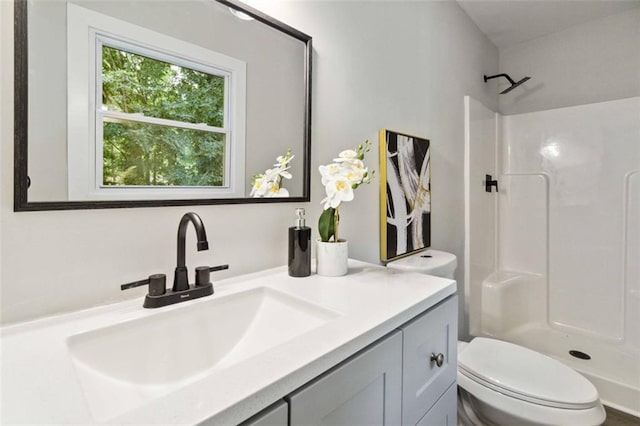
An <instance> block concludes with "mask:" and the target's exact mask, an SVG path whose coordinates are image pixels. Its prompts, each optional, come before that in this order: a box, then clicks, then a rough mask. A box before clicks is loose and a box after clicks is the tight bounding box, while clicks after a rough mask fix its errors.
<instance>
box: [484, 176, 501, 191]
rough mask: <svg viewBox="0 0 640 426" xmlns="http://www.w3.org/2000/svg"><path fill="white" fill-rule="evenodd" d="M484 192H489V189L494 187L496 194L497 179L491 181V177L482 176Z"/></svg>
mask: <svg viewBox="0 0 640 426" xmlns="http://www.w3.org/2000/svg"><path fill="white" fill-rule="evenodd" d="M483 183H484V190H485V191H486V192H491V188H492V187H495V188H496V192H498V180H497V179H493V177H491V175H484V182H483Z"/></svg>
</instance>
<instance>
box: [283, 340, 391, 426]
mask: <svg viewBox="0 0 640 426" xmlns="http://www.w3.org/2000/svg"><path fill="white" fill-rule="evenodd" d="M401 381H402V335H401V333H400V332H398V331H396V332H395V333H393V334H391V335H389V336H388V337H386V338H385V339H384V340H383V341H381V342H379V343H376V344H374V345H373V346H371V347H369V348H367V349H365V350H364V351H363V352H361V353H359V354H357V355H356V356H355V357H353V358H351V359H349V360H347V361H346V362H345V363H344V364H342V365H340V366H338V367H337V368H335V369H333V370H331V371H329V372H328V373H326V374H324V375H323V376H320V378H318V379H316V380H314V381H313V382H311V383H309V384H308V385H305V387H303V388H301V389H299V390H297V391H295V392H294V393H293V394H291V395H290V396H289V397H288V399H289V407H290V422H291V423H290V424H291V426H298V425H349V426H357V425H362V426H375V425H389V426H391V425H398V424H400V421H401V403H402V395H401V392H402V382H401Z"/></svg>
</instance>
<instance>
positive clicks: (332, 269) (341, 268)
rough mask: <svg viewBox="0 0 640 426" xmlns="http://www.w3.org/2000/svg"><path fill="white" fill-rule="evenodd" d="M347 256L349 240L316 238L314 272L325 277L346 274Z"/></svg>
mask: <svg viewBox="0 0 640 426" xmlns="http://www.w3.org/2000/svg"><path fill="white" fill-rule="evenodd" d="M348 258H349V242H348V241H345V240H338V242H337V243H333V242H331V243H330V242H326V243H325V242H322V241H320V240H318V244H317V250H316V272H317V274H318V275H322V276H325V277H339V276H342V275H347V271H348V267H347V259H348Z"/></svg>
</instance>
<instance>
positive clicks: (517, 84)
mask: <svg viewBox="0 0 640 426" xmlns="http://www.w3.org/2000/svg"><path fill="white" fill-rule="evenodd" d="M498 77H504V78H506V79H507V80H509V83H511V86H509V87H507V88H506V89H504V90H503V91H502V92H500V94H501V95H504V94H505V93H509V92H510V91H512V90H513V89H515V88H516V87H518V86H520V85H521V84H522V83H524V82H525V81H527V80H529V79H530V78H531V77H525V78H523V79H522V80H520V81H518V82H516V81H514V80H513V79H512V78H511V77H509V74H496V75H490V76H488V77H487V76H486V75H485V76H484V82H485V83H486V82H487V81H489V80H491V79H492V78H498Z"/></svg>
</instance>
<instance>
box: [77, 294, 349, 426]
mask: <svg viewBox="0 0 640 426" xmlns="http://www.w3.org/2000/svg"><path fill="white" fill-rule="evenodd" d="M336 316H338V314H336V313H335V312H333V311H330V310H327V309H324V308H322V307H319V306H317V305H314V304H311V303H308V302H306V301H304V300H301V299H298V298H296V297H293V296H290V295H288V294H286V293H282V292H279V291H277V290H274V289H271V288H267V287H258V288H255V289H252V290H248V291H244V292H241V293H235V294H231V295H228V296H224V297H213V298H211V299H209V300H207V301H203V302H202V303H193V304H189V302H185V304H184V306H181V307H180V308H178V309H174V310H170V311H166V312H160V313H158V314H155V315H151V316H148V317H145V318H141V319H136V320H132V321H128V322H124V323H121V324H117V325H113V326H109V327H105V328H101V329H97V330H93V331H89V332H86V333H82V334H77V335H74V336H71V337H69V338H68V340H67V344H68V347H69V350H70V354H71V356H72V359H73V362H74V366H75V369H76V372H77V374H78V378H79V380H80V383H81V385H82V388H83V391H84V393H85V396H86V399H87V402H88V404H89V408H90V410H91V412H92V414H93V415H94V417H95V418H96V420H105V419H108V418H111V417H113V416H116V415H118V414H122V413H124V412H126V411H129V410H131V409H133V408H136V407H137V406H140V405H142V404H144V403H145V402H146V401H148V400H150V399H152V398H157V397H158V396H160V395H163V394H166V393H169V392H171V391H172V390H175V389H177V388H179V387H182V386H184V385H186V384H187V383H191V382H193V381H195V380H198V379H199V378H202V377H204V376H206V375H209V374H211V373H212V372H214V371H217V370H221V369H224V368H228V367H230V366H233V365H234V364H237V363H239V362H241V361H243V360H246V359H248V358H251V357H253V356H255V355H258V354H260V353H263V352H265V351H267V350H269V349H271V348H274V347H276V346H278V345H280V344H282V343H284V342H286V341H288V340H290V339H293V338H294V337H296V336H299V335H301V334H303V333H306V332H308V331H310V330H312V329H314V328H316V327H318V326H320V325H322V324H325V323H326V322H328V321H329V320H331V319H333V318H335V317H336Z"/></svg>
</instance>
